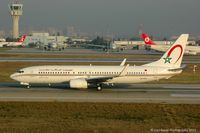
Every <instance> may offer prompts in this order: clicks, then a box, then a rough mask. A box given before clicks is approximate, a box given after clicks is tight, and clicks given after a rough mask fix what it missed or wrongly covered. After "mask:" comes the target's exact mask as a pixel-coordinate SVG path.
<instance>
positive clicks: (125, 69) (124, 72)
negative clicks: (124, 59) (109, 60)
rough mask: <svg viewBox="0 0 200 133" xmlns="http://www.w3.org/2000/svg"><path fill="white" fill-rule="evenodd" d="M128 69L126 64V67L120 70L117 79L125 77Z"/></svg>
mask: <svg viewBox="0 0 200 133" xmlns="http://www.w3.org/2000/svg"><path fill="white" fill-rule="evenodd" d="M128 67H129V64H127V65H126V66H125V67H124V69H123V70H122V72H121V73H120V74H119V77H121V76H125V75H126V72H127V69H128Z"/></svg>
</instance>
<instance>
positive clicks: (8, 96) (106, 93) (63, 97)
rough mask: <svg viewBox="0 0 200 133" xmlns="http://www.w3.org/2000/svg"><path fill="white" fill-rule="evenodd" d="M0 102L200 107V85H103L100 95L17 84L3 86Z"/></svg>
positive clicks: (1, 85) (90, 91) (64, 88)
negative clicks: (182, 105) (104, 103)
mask: <svg viewBox="0 0 200 133" xmlns="http://www.w3.org/2000/svg"><path fill="white" fill-rule="evenodd" d="M0 101H22V102H110V103H166V104H200V85H199V84H196V85H180V84H171V85H167V84H134V85H129V86H127V85H117V86H114V87H109V86H104V88H103V91H101V92H98V91H96V90H95V89H88V90H76V89H69V88H68V87H67V85H62V84H58V85H53V86H51V87H49V86H48V85H34V86H32V87H31V89H26V88H25V87H23V86H20V85H19V84H17V83H0Z"/></svg>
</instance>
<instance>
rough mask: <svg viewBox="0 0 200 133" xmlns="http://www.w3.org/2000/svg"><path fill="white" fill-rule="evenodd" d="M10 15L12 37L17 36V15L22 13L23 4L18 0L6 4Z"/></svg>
mask: <svg viewBox="0 0 200 133" xmlns="http://www.w3.org/2000/svg"><path fill="white" fill-rule="evenodd" d="M8 7H9V11H10V15H11V17H12V20H13V38H18V37H19V17H20V16H21V15H22V13H23V10H22V9H23V4H20V3H19V1H18V0H15V1H14V2H13V3H11V4H9V5H8Z"/></svg>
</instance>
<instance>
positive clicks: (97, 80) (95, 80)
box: [86, 64, 129, 83]
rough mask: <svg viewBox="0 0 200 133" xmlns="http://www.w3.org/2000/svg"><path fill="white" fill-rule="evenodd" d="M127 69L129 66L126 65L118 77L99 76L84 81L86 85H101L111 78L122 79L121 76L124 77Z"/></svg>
mask: <svg viewBox="0 0 200 133" xmlns="http://www.w3.org/2000/svg"><path fill="white" fill-rule="evenodd" d="M128 67H129V64H127V65H126V66H125V67H124V69H123V70H122V71H121V73H120V74H119V75H116V76H101V77H94V78H87V79H86V81H87V82H88V83H103V82H106V81H109V80H111V79H113V78H116V77H122V76H125V75H126V73H127V69H128Z"/></svg>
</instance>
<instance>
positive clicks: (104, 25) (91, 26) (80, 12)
mask: <svg viewBox="0 0 200 133" xmlns="http://www.w3.org/2000/svg"><path fill="white" fill-rule="evenodd" d="M11 1H12V0H0V18H1V19H0V30H11V28H12V21H11V17H10V16H9V12H8V3H10V2H11ZM19 1H21V2H22V3H23V4H24V12H23V16H22V17H21V18H20V30H23V31H27V30H29V29H32V30H42V29H46V28H48V27H53V28H56V29H66V28H67V27H69V26H74V27H75V28H76V29H79V30H80V31H81V32H88V33H102V34H111V33H112V34H114V35H124V36H134V35H135V34H138V31H139V28H140V27H142V29H143V31H144V32H147V33H149V34H152V35H155V36H171V35H179V34H181V33H189V34H192V35H200V28H199V27H200V0H19ZM140 25H142V26H140Z"/></svg>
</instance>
